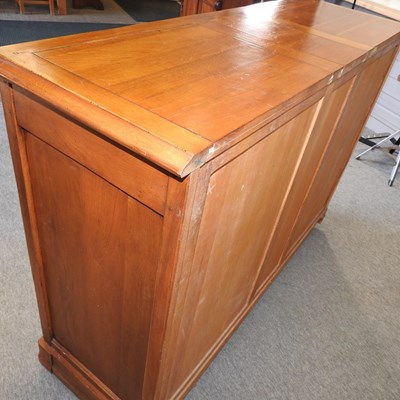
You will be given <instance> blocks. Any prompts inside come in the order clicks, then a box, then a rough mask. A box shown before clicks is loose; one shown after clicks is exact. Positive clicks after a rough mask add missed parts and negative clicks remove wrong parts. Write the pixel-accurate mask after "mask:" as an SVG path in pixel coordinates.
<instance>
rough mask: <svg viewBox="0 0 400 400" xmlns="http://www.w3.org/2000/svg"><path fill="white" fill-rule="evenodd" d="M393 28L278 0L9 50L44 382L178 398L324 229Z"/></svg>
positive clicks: (2, 55) (102, 393)
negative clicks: (317, 229) (309, 238)
mask: <svg viewBox="0 0 400 400" xmlns="http://www.w3.org/2000/svg"><path fill="white" fill-rule="evenodd" d="M399 26H400V25H399V24H397V23H395V22H393V21H383V20H380V19H378V18H376V17H373V16H369V15H363V14H359V13H356V12H351V11H349V10H344V9H341V8H338V7H335V6H333V5H330V4H327V3H324V2H317V1H313V0H307V1H302V2H298V1H294V0H286V1H280V2H268V3H265V4H260V5H254V6H250V7H245V8H242V9H232V10H228V11H221V12H218V13H210V14H202V15H196V16H192V17H187V18H181V19H176V20H169V21H162V22H157V23H149V24H141V25H138V26H133V27H126V28H121V29H116V30H110V31H102V32H95V33H89V34H82V35H75V36H71V37H68V38H58V39H51V40H46V41H41V42H34V43H30V44H26V43H24V44H20V45H16V46H10V47H4V48H2V49H1V50H0V75H1V76H2V77H3V80H4V81H3V82H2V83H1V93H2V98H3V105H4V108H5V114H6V122H7V129H8V133H9V138H10V145H11V150H12V155H13V162H14V168H15V173H16V177H17V182H18V188H19V194H20V199H21V209H22V214H23V219H24V224H25V230H26V236H27V241H28V248H29V253H30V259H31V265H32V272H33V277H34V281H35V288H36V292H37V298H38V304H39V310H40V318H41V322H42V328H43V338H42V339H41V340H40V343H39V346H40V355H39V358H40V361H41V362H42V364H43V365H44V366H45V367H46V368H48V369H49V370H51V371H52V372H54V373H55V374H56V375H57V376H58V377H59V378H60V379H61V380H62V381H63V382H64V383H66V384H67V385H68V386H69V387H70V388H71V389H72V390H73V391H74V392H75V393H77V395H78V396H79V397H81V398H85V399H118V398H120V399H143V400H147V399H159V400H164V399H178V398H182V397H183V396H184V395H185V393H186V392H187V391H188V390H189V389H190V387H191V385H192V384H193V383H194V382H195V380H196V379H197V378H198V377H199V376H200V374H201V373H202V371H204V369H205V368H206V367H207V365H208V363H209V362H210V361H211V360H212V359H213V357H214V356H215V355H216V354H217V352H218V350H219V349H220V348H221V346H222V345H223V344H224V343H225V342H226V340H228V338H229V336H230V335H231V334H232V332H233V331H234V330H235V328H236V327H237V326H238V324H239V323H240V321H241V320H242V319H243V318H244V317H245V316H246V314H247V313H248V312H249V310H250V309H251V308H252V306H253V305H254V303H255V302H256V301H257V299H258V298H259V297H260V296H261V295H262V293H263V292H264V290H265V289H266V287H268V285H269V284H270V282H271V280H272V279H273V278H274V277H275V276H276V274H277V273H278V272H279V271H280V269H281V268H282V267H283V266H284V263H285V262H286V261H287V259H288V258H289V257H290V255H291V254H292V253H293V252H294V251H295V249H296V248H297V247H298V245H299V244H300V243H301V241H302V240H303V239H304V238H305V236H306V235H307V234H308V233H309V231H310V230H311V229H312V227H313V226H314V225H315V224H316V223H317V221H318V220H320V219H321V218H323V216H324V213H325V211H326V209H327V207H328V203H329V200H330V198H331V196H332V194H333V192H334V189H335V187H336V185H337V182H338V180H339V178H340V175H341V173H342V171H343V169H344V167H345V165H346V163H347V161H348V159H349V157H350V154H351V151H352V148H353V146H354V144H355V142H356V140H357V138H358V135H359V132H360V130H361V129H362V126H363V123H364V121H365V119H366V118H367V115H368V112H369V110H370V108H371V106H372V104H373V101H374V99H375V97H376V95H377V93H378V92H379V88H380V86H381V84H382V82H383V80H384V77H385V75H386V73H387V71H388V69H389V67H390V65H391V62H392V60H393V59H394V56H395V54H396V51H397V48H398V46H399V43H400V34H399Z"/></svg>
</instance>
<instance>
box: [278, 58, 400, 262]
mask: <svg viewBox="0 0 400 400" xmlns="http://www.w3.org/2000/svg"><path fill="white" fill-rule="evenodd" d="M395 54H396V53H395V50H393V51H391V52H388V53H387V54H386V55H385V56H384V57H382V58H381V59H379V60H377V61H375V62H374V63H373V64H371V65H370V66H368V68H366V69H365V70H364V71H363V72H361V74H360V75H359V76H358V77H357V79H356V81H355V83H354V86H353V88H352V91H351V93H350V95H349V97H348V99H347V101H346V103H345V105H344V109H343V112H342V114H341V116H340V120H339V121H338V125H337V127H336V129H335V132H334V134H333V135H332V137H331V139H330V143H329V145H328V147H327V151H326V152H325V154H324V157H323V159H322V162H321V165H320V167H319V169H318V171H317V173H316V176H315V179H314V181H313V183H312V186H311V188H310V190H309V192H308V194H307V198H306V200H305V202H304V204H303V205H302V209H301V213H300V214H299V217H298V220H297V221H296V225H295V228H294V229H293V232H292V235H291V238H290V242H289V246H288V248H287V251H286V255H285V258H286V257H287V256H288V255H289V254H290V253H291V252H292V251H293V248H294V247H295V246H296V245H297V243H298V242H299V241H300V240H301V239H302V238H303V237H304V234H305V233H306V232H308V231H309V228H310V227H311V226H313V225H314V223H315V218H316V217H317V216H318V215H321V213H323V212H324V209H326V207H327V203H328V201H329V199H330V197H331V196H332V194H333V190H334V188H335V187H336V185H337V182H338V180H339V178H340V176H341V174H342V172H343V170H344V168H345V166H346V164H347V162H348V160H349V158H350V154H351V152H352V150H353V148H354V146H355V144H356V142H357V139H358V137H359V135H360V133H361V130H362V128H363V127H364V124H365V121H366V119H367V117H368V115H369V112H370V111H371V108H372V106H373V102H374V100H375V98H376V96H377V95H378V91H379V89H380V87H381V86H382V84H383V81H384V79H385V76H386V74H387V72H388V70H389V68H390V65H391V62H392V60H393V57H394V55H395Z"/></svg>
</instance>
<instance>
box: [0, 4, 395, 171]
mask: <svg viewBox="0 0 400 400" xmlns="http://www.w3.org/2000/svg"><path fill="white" fill-rule="evenodd" d="M398 35H399V23H397V22H395V21H391V20H385V21H384V22H383V20H382V21H381V20H380V19H378V18H376V17H375V16H371V15H364V14H361V13H358V12H350V11H349V10H344V9H342V8H340V7H336V6H334V5H331V4H328V3H325V2H320V1H314V0H307V1H302V2H298V1H291V0H286V1H279V2H266V3H263V4H256V5H252V6H248V7H243V8H238V9H230V10H226V11H224V12H217V13H211V14H204V15H196V16H191V17H190V18H176V19H173V20H167V21H161V22H156V23H149V24H140V25H137V26H131V27H126V28H120V29H113V30H109V31H102V32H95V33H88V34H83V35H75V36H71V37H65V38H57V39H51V40H46V41H43V42H36V43H30V44H26V43H25V44H21V45H16V46H11V47H4V48H3V49H2V50H1V51H0V63H1V71H2V75H3V76H7V77H9V78H10V79H12V80H14V81H15V82H16V83H18V84H19V85H20V86H21V87H24V88H26V89H28V90H30V91H34V92H35V93H37V94H40V96H41V97H43V98H44V99H45V100H47V101H49V103H51V104H53V105H54V106H56V107H60V108H62V109H64V110H65V112H67V113H68V114H69V115H70V116H72V117H74V118H77V119H78V120H81V121H83V122H85V124H87V125H88V126H90V127H92V128H93V129H95V130H96V131H98V132H101V133H103V134H104V135H106V136H107V137H109V138H110V139H112V140H115V141H116V142H118V143H120V144H121V145H123V146H125V147H127V148H129V149H131V150H133V151H135V152H137V153H139V154H141V155H143V156H145V157H146V158H148V159H149V160H151V161H152V162H155V163H156V164H158V165H160V166H161V167H163V168H165V169H167V170H168V171H171V172H172V173H174V174H176V175H179V176H184V175H187V174H188V173H190V172H191V171H192V170H193V169H195V168H198V167H199V166H200V165H203V164H204V163H205V162H206V161H207V160H210V159H212V158H214V157H215V156H216V155H217V154H220V153H221V152H223V151H225V150H226V149H227V148H229V147H230V145H231V144H232V142H233V141H239V140H241V139H243V138H244V137H246V136H248V135H250V134H251V133H253V132H254V125H249V124H250V123H252V122H253V123H257V124H265V123H266V122H268V120H269V119H271V118H276V116H277V114H278V115H281V114H282V113H283V112H284V111H285V110H287V109H290V108H292V107H293V106H295V105H296V104H299V103H301V101H303V100H304V99H305V98H307V97H309V96H310V95H311V94H312V93H314V92H315V91H317V90H318V89H321V88H322V87H324V86H325V85H326V84H328V83H331V82H333V81H335V80H337V79H339V78H340V77H341V76H342V75H344V74H345V73H346V72H347V71H349V70H351V69H353V68H355V67H356V66H357V65H359V64H361V63H363V62H365V61H367V60H368V59H369V58H377V57H379V55H380V54H381V52H382V51H383V50H382V49H383V48H385V49H387V48H388V47H393V46H395V45H396V41H397V40H398ZM376 46H377V47H376ZM39 82H40V84H39ZM83 110H90V112H86V111H83Z"/></svg>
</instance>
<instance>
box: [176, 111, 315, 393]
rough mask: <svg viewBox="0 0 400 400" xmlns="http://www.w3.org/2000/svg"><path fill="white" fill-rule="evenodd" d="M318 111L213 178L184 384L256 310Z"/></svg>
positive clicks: (190, 307) (196, 264)
mask: <svg viewBox="0 0 400 400" xmlns="http://www.w3.org/2000/svg"><path fill="white" fill-rule="evenodd" d="M317 108H318V105H314V106H312V107H310V108H309V109H307V110H306V111H305V112H303V113H302V114H300V115H298V116H297V117H296V118H294V119H293V120H292V121H290V122H289V123H287V124H286V125H284V126H283V127H281V128H280V129H278V130H277V131H275V132H274V133H272V134H271V135H270V136H268V137H267V138H265V139H264V140H262V141H261V142H259V143H258V144H257V145H255V146H253V147H252V148H250V149H249V150H247V151H246V152H244V153H243V154H241V155H239V156H238V157H237V158H236V159H235V160H233V161H231V162H230V163H228V164H227V165H226V166H224V167H223V168H221V169H220V170H218V171H217V172H215V173H214V174H213V175H212V176H211V179H210V182H209V186H208V196H207V200H206V204H205V208H204V212H203V217H202V221H201V226H200V231H199V236H198V240H197V245H196V250H195V254H194V261H193V267H192V269H191V278H190V282H189V288H188V291H187V295H186V300H185V308H184V311H183V317H182V325H181V332H184V333H183V336H182V337H180V338H179V339H180V340H182V341H184V342H185V347H183V348H182V350H183V349H185V348H190V349H191V351H190V352H184V353H183V354H180V353H179V350H178V354H176V359H175V362H176V368H177V370H178V371H180V379H181V382H182V381H183V380H184V379H185V377H187V376H188V374H189V372H190V371H193V370H194V369H195V368H196V366H197V365H198V364H199V363H200V362H201V360H202V359H203V357H205V356H206V355H207V353H208V352H209V351H210V349H212V347H213V345H214V344H215V343H218V341H219V340H221V338H222V337H223V336H224V334H225V331H227V330H228V328H229V327H230V325H231V324H232V323H234V321H235V320H236V318H237V317H238V315H240V314H241V311H242V310H243V309H244V308H245V307H246V306H247V304H248V300H249V296H250V293H251V291H252V288H253V285H254V281H255V279H256V272H257V270H258V268H259V265H260V263H261V262H262V260H263V257H264V252H265V250H266V247H267V245H268V243H269V240H270V237H271V234H272V232H273V230H274V228H275V224H276V221H277V216H278V215H279V211H280V208H281V205H282V202H284V199H285V196H286V193H287V190H288V188H289V185H290V183H291V179H292V176H293V174H294V171H295V170H296V168H297V164H298V159H299V157H300V155H301V153H302V147H303V145H304V143H305V141H306V140H307V139H308V135H309V131H310V129H311V126H312V125H313V123H314V116H315V112H316V109H317ZM212 315H215V316H218V317H217V318H212ZM178 348H179V346H178ZM175 379H176V378H175ZM178 382H179V379H176V380H175V384H174V385H173V386H174V387H175V390H176V388H177V386H178ZM181 382H180V383H181Z"/></svg>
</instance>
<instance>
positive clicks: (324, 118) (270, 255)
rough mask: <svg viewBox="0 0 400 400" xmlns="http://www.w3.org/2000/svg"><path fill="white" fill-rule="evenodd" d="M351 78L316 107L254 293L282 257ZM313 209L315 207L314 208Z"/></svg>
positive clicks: (278, 264) (269, 277) (268, 280)
mask: <svg viewBox="0 0 400 400" xmlns="http://www.w3.org/2000/svg"><path fill="white" fill-rule="evenodd" d="M352 83H353V81H352V80H350V81H348V82H347V83H345V84H344V85H343V86H341V87H340V88H338V89H336V90H335V91H334V92H333V93H330V94H328V95H327V96H326V97H325V98H324V99H323V103H322V105H321V108H320V110H319V114H318V117H317V120H316V123H315V125H314V129H313V131H312V133H311V135H310V139H309V141H308V143H307V147H306V148H305V151H304V153H303V155H302V158H301V161H300V165H299V168H298V170H297V172H296V179H295V180H294V182H293V186H292V187H291V188H290V192H289V194H288V198H287V200H286V202H285V205H284V207H283V209H282V212H281V215H280V217H279V222H278V223H277V227H276V229H275V231H274V235H273V238H272V240H271V242H270V244H269V246H268V251H267V252H266V254H265V259H264V261H263V265H262V267H261V269H260V271H259V276H258V279H257V283H256V286H255V293H254V296H255V295H256V294H257V291H258V290H261V289H263V288H264V287H265V285H266V284H268V283H269V282H270V280H271V277H272V276H273V274H274V272H275V269H276V268H279V267H280V266H281V264H280V260H281V257H282V255H283V253H284V251H285V249H286V248H287V243H288V241H289V236H290V233H291V231H292V229H293V227H294V224H295V221H296V220H297V216H298V214H299V212H300V209H301V208H302V204H303V202H304V200H305V198H306V195H307V192H308V190H309V187H310V185H311V183H312V180H313V178H314V174H315V171H316V170H317V167H318V165H319V163H320V162H321V158H322V155H323V154H324V150H325V149H326V148H327V146H328V144H329V142H330V137H331V135H332V133H333V131H334V129H335V127H336V123H337V121H338V119H339V115H340V112H341V111H342V108H343V104H344V101H345V99H346V97H347V96H348V93H349V90H350V88H351V85H352ZM313 211H314V212H315V211H317V210H313Z"/></svg>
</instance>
